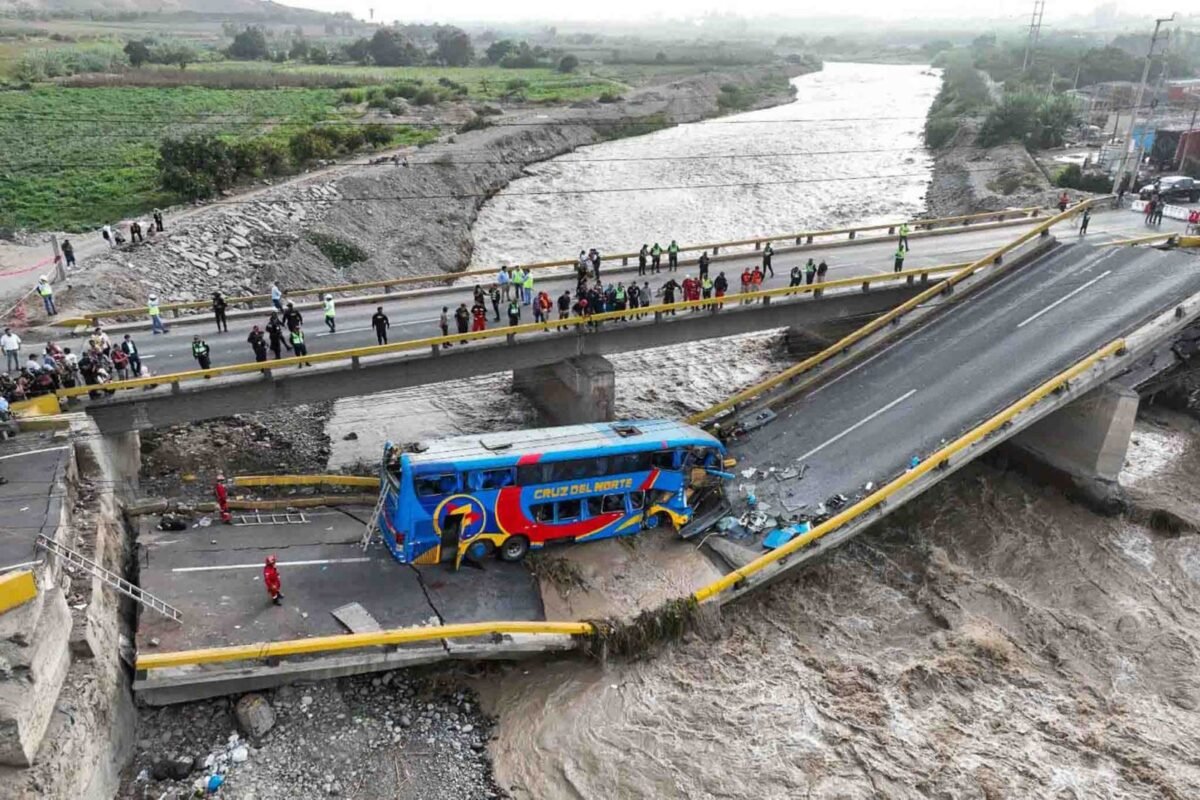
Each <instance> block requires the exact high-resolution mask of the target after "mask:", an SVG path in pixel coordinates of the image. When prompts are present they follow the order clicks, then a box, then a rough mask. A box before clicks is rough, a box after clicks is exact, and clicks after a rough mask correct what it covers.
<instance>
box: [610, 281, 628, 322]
mask: <svg viewBox="0 0 1200 800" xmlns="http://www.w3.org/2000/svg"><path fill="white" fill-rule="evenodd" d="M613 300H614V301H615V302H616V306H617V307H616V309H615V310H616V311H624V310H625V308H626V304H627V303H628V300H629V297H628V295H627V294H626V293H625V284H623V283H618V284H617V288H616V289H615V290H614V291H613ZM621 319H625V317H621Z"/></svg>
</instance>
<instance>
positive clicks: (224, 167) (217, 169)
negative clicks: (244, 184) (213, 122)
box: [158, 134, 237, 200]
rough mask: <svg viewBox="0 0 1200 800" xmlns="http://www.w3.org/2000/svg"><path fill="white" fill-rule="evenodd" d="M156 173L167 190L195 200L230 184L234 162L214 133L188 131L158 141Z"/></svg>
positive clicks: (231, 154) (234, 173) (234, 174)
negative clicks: (189, 133)
mask: <svg viewBox="0 0 1200 800" xmlns="http://www.w3.org/2000/svg"><path fill="white" fill-rule="evenodd" d="M158 174H159V183H160V184H161V185H162V187H163V188H164V189H166V190H167V191H169V192H175V193H176V194H179V195H182V196H184V197H187V198H189V199H192V200H199V199H204V198H207V197H212V196H213V195H214V194H216V193H217V192H220V191H224V190H225V189H228V188H229V187H230V186H232V185H233V182H234V180H235V178H236V177H237V162H236V160H235V157H234V153H233V149H232V148H231V147H230V145H229V144H227V143H226V142H224V141H222V140H221V139H218V138H217V137H216V136H210V135H207V134H192V135H189V136H184V137H183V138H181V139H164V140H163V141H162V142H161V143H160V144H159V147H158Z"/></svg>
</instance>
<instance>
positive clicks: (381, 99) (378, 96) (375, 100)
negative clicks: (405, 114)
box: [367, 89, 391, 108]
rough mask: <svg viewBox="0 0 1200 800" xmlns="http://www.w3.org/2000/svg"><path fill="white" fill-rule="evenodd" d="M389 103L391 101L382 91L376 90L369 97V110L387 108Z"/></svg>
mask: <svg viewBox="0 0 1200 800" xmlns="http://www.w3.org/2000/svg"><path fill="white" fill-rule="evenodd" d="M389 103H391V100H390V98H388V96H387V95H386V94H385V93H384V92H383V90H382V89H374V90H372V91H371V93H370V94H369V95H368V96H367V107H368V108H387V107H388V104H389Z"/></svg>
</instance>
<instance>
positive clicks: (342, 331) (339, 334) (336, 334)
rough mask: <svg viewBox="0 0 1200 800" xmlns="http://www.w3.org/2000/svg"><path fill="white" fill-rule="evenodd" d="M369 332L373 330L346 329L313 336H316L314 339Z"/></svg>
mask: <svg viewBox="0 0 1200 800" xmlns="http://www.w3.org/2000/svg"><path fill="white" fill-rule="evenodd" d="M369 330H371V329H370V328H346V329H345V330H340V331H325V332H324V333H317V334H313V335H314V337H321V336H341V335H342V334H343V333H362V332H363V331H369Z"/></svg>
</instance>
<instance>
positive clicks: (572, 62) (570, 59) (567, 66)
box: [558, 55, 579, 72]
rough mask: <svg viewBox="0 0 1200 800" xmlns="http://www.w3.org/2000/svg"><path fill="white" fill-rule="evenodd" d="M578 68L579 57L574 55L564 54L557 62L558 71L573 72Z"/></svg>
mask: <svg viewBox="0 0 1200 800" xmlns="http://www.w3.org/2000/svg"><path fill="white" fill-rule="evenodd" d="M578 68H579V58H578V57H577V56H574V55H565V56H563V57H562V59H560V60H559V62H558V71H559V72H574V71H575V70H576V69H578Z"/></svg>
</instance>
